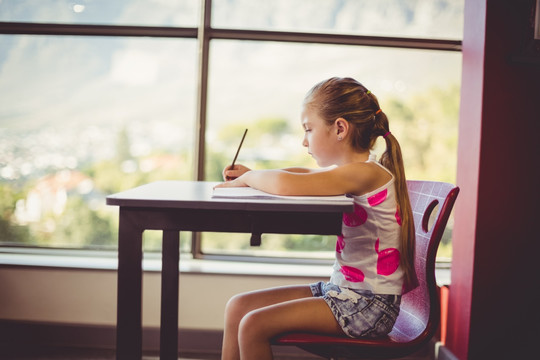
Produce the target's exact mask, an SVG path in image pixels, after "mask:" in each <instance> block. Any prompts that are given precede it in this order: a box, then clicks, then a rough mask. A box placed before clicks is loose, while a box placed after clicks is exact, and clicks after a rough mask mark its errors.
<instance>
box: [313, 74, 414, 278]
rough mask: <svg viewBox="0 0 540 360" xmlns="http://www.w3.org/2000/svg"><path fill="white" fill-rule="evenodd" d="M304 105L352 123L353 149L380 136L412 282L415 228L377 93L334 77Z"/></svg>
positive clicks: (370, 144) (370, 145)
mask: <svg viewBox="0 0 540 360" xmlns="http://www.w3.org/2000/svg"><path fill="white" fill-rule="evenodd" d="M304 106H306V107H311V108H312V109H314V110H315V111H316V112H317V113H318V115H319V116H320V117H321V118H322V119H323V120H324V121H326V123H327V124H328V125H332V124H333V123H334V122H335V121H336V120H337V119H338V118H343V119H345V120H347V121H348V122H349V124H351V125H352V126H351V128H352V136H351V146H352V147H353V148H354V149H357V150H360V151H365V150H371V149H373V146H374V145H375V141H376V140H377V138H378V137H379V136H383V137H384V140H385V141H386V150H385V152H384V153H383V154H382V156H381V159H380V163H381V164H382V165H383V166H384V167H386V168H387V169H388V170H390V172H392V174H393V175H394V178H395V187H396V201H397V204H398V213H399V216H400V218H401V249H400V263H401V265H402V267H403V270H404V273H405V288H412V287H414V286H416V284H417V279H416V272H415V268H414V259H415V229H414V220H413V214H412V209H411V203H410V200H409V193H408V191H407V181H406V178H405V169H404V167H403V157H402V155H401V147H400V146H399V143H398V141H397V139H396V138H395V137H394V136H393V135H392V134H391V133H390V128H389V125H388V118H387V116H386V114H385V113H384V112H383V111H381V109H380V107H379V102H378V100H377V97H376V96H375V95H373V93H371V91H369V90H368V89H366V88H365V87H364V86H363V85H362V84H361V83H359V82H358V81H356V80H354V79H352V78H337V77H334V78H331V79H328V80H325V81H322V82H320V83H318V84H317V85H315V86H314V87H313V88H312V89H311V90H310V91H309V92H308V94H307V95H306V98H305V100H304Z"/></svg>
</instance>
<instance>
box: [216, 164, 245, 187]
mask: <svg viewBox="0 0 540 360" xmlns="http://www.w3.org/2000/svg"><path fill="white" fill-rule="evenodd" d="M234 167H236V165H235V166H234ZM246 186H248V185H247V184H246V183H245V182H244V181H243V177H238V178H236V179H234V180H229V181H226V182H223V183H220V184H218V185H216V186H215V187H216V188H221V187H223V188H224V187H246Z"/></svg>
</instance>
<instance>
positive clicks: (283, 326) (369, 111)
mask: <svg viewBox="0 0 540 360" xmlns="http://www.w3.org/2000/svg"><path fill="white" fill-rule="evenodd" d="M301 121H302V126H303V128H304V131H305V135H304V140H303V145H304V146H305V147H307V149H308V152H309V154H311V156H313V158H314V159H315V160H316V161H317V164H318V165H319V166H320V167H323V169H318V170H311V169H304V168H289V169H282V170H261V171H254V170H250V169H249V168H247V167H245V166H242V165H237V166H235V167H234V170H231V169H230V166H229V167H227V168H225V170H224V171H223V176H224V178H225V179H233V180H231V181H227V182H225V183H222V184H220V185H218V186H221V187H240V186H250V187H253V188H256V189H260V190H263V191H266V192H269V193H274V194H279V195H339V194H349V195H350V196H352V197H353V199H354V211H353V212H351V213H346V214H343V226H342V231H343V233H342V235H341V236H338V238H337V244H336V261H335V264H334V267H333V273H332V275H331V277H330V281H329V282H328V283H324V282H319V283H315V284H311V285H302V286H287V287H280V288H274V289H268V290H260V291H254V292H249V293H245V294H240V295H236V296H234V297H233V298H232V299H231V300H229V302H228V304H227V307H226V310H225V330H224V338H223V349H222V359H224V360H228V359H245V360H253V359H257V360H263V359H272V352H271V348H270V340H271V339H272V337H274V336H276V335H278V334H280V333H284V332H290V331H309V332H317V333H326V334H336V335H343V334H346V335H347V336H350V337H377V336H382V335H385V334H387V333H389V332H390V330H392V327H393V325H394V322H395V320H396V318H397V316H398V313H399V304H400V301H401V294H402V292H403V289H409V288H411V287H412V286H414V284H415V281H416V277H415V273H414V241H415V238H414V224H413V219H412V211H411V207H410V204H409V197H408V193H407V185H406V181H405V172H404V169H403V160H402V156H401V150H400V146H399V144H398V142H397V140H396V138H395V137H394V136H393V135H392V134H391V133H390V131H389V128H388V118H387V117H386V115H385V114H384V112H382V110H381V109H380V108H379V103H378V101H377V98H376V97H375V96H374V95H373V94H372V93H371V92H370V91H368V90H367V89H366V88H365V87H364V86H363V85H362V84H360V83H359V82H357V81H356V80H354V79H351V78H331V79H329V80H326V81H323V82H321V83H319V84H317V85H315V86H314V87H313V88H312V89H311V90H310V91H309V92H308V94H307V96H306V98H305V100H304V104H303V111H302V117H301ZM379 136H382V137H383V138H384V140H385V141H386V151H385V152H384V154H383V155H382V157H381V160H380V162H376V161H375V159H374V158H373V156H371V155H370V150H371V149H372V148H373V146H374V144H375V141H376V139H377V138H378V137H379Z"/></svg>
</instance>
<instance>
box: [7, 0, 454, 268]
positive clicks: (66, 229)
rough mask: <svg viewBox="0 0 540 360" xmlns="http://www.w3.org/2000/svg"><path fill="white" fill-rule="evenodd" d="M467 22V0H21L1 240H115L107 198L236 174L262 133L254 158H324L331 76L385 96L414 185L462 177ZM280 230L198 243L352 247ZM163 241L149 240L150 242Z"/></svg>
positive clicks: (295, 161)
mask: <svg viewBox="0 0 540 360" xmlns="http://www.w3.org/2000/svg"><path fill="white" fill-rule="evenodd" d="M201 9H202V10H201ZM201 11H202V14H204V16H202V17H201V16H200V14H201ZM462 14H463V0H460V1H459V0H458V1H452V0H438V1H432V2H431V1H430V2H416V1H408V0H401V1H377V2H373V1H371V2H369V1H360V0H346V1H333V0H320V1H313V0H294V1H292V0H287V1H285V0H284V1H272V2H268V1H248V0H227V1H225V0H213V1H210V0H205V1H202V3H200V2H199V1H194V0H184V1H172V0H171V1H151V0H146V1H143V0H140V1H115V2H112V3H111V2H108V1H103V0H101V1H99V0H94V1H88V0H80V1H43V2H39V3H35V2H32V1H14V0H11V1H10V0H4V1H2V2H0V21H1V23H0V48H1V49H2V51H1V52H0V96H1V98H2V107H1V108H0V193H1V200H0V209H1V210H2V212H1V214H0V230H1V231H0V244H2V245H4V246H40V247H41V246H43V247H67V248H98V249H103V248H105V249H115V248H116V226H117V218H116V210H117V209H116V208H113V207H106V206H105V201H104V197H105V196H106V195H107V194H110V193H114V192H118V191H121V190H125V189H127V188H130V187H133V186H137V185H140V184H143V183H147V182H150V181H154V180H163V179H171V180H174V179H201V180H212V181H216V180H220V174H221V170H222V168H223V166H225V165H226V164H227V163H228V162H229V161H230V160H231V158H232V156H233V155H234V151H235V149H236V146H237V145H238V141H239V139H240V137H241V135H242V132H243V129H244V128H246V127H248V128H249V129H250V131H249V133H248V137H247V138H246V142H245V143H244V147H243V149H242V152H241V154H240V158H239V162H242V163H245V164H246V165H248V166H252V167H254V168H269V167H281V166H290V165H305V166H315V165H314V163H313V161H312V160H311V159H310V158H309V156H308V155H307V154H306V153H305V150H304V148H303V147H302V145H301V139H302V135H301V126H300V123H299V112H300V104H301V102H302V99H303V96H304V94H305V93H306V91H307V90H308V89H309V88H310V87H311V86H312V85H314V84H315V83H316V82H318V81H320V80H322V79H324V78H327V77H330V76H352V77H355V78H357V79H358V80H360V81H361V82H363V83H364V85H366V86H367V87H368V88H370V89H371V90H372V91H373V92H374V93H375V94H376V95H377V96H378V97H379V99H380V101H381V107H383V108H384V110H385V112H386V113H387V114H388V115H389V117H390V121H391V127H392V131H393V132H394V133H395V134H396V136H397V137H398V139H400V142H401V144H402V147H403V148H404V153H405V155H406V159H405V162H406V163H405V165H406V170H407V175H408V177H409V178H410V179H413V178H421V179H436V180H446V181H449V182H455V169H456V157H457V122H458V106H459V90H460V72H461V54H460V52H459V50H460V39H461V28H462V17H463V16H462ZM199 18H203V19H204V20H203V21H202V23H199ZM199 55H200V57H199ZM199 84H204V85H207V86H203V87H202V88H199V87H198V85H199ZM197 141H198V142H199V143H197ZM441 159H444V161H443V160H441ZM263 236H264V239H265V240H264V241H263V246H262V247H261V248H259V249H253V248H250V247H249V241H248V240H247V238H248V237H247V236H246V235H241V234H210V233H205V234H202V236H197V237H195V238H194V244H195V246H193V247H192V246H191V245H192V241H191V237H190V236H189V234H183V236H182V239H181V242H182V249H183V251H187V252H190V251H191V252H192V253H194V255H195V256H207V255H211V254H217V255H223V254H232V255H250V256H251V255H256V256H265V257H266V256H269V257H272V256H279V257H281V256H283V255H284V254H286V256H290V257H301V258H305V257H308V258H325V257H328V256H331V252H332V250H333V248H334V246H335V239H333V238H332V237H310V236H294V235H288V236H285V235H280V236H277V235H263ZM159 238H160V237H159V234H156V233H154V232H148V233H145V248H146V249H147V250H154V249H155V250H157V249H159V248H160V246H161V245H160V240H159ZM446 243H448V240H446ZM444 244H445V241H444V240H443V247H442V248H443V249H444V248H445V247H444ZM447 249H449V247H447ZM284 251H286V253H284ZM445 251H446V253H444V254H443V255H444V256H450V255H451V254H450V253H449V252H448V251H447V250H445Z"/></svg>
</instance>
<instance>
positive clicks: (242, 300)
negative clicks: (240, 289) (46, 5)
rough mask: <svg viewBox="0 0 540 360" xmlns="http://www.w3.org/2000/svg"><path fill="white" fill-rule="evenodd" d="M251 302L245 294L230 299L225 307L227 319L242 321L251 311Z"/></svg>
mask: <svg viewBox="0 0 540 360" xmlns="http://www.w3.org/2000/svg"><path fill="white" fill-rule="evenodd" d="M248 305H249V301H248V300H247V296H246V295H245V294H237V295H234V296H233V297H231V298H230V299H229V301H228V302H227V305H225V318H226V319H231V320H232V319H236V321H238V322H239V321H240V320H241V319H242V317H243V316H244V315H245V314H246V313H247V312H248V311H249V306H248Z"/></svg>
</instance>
